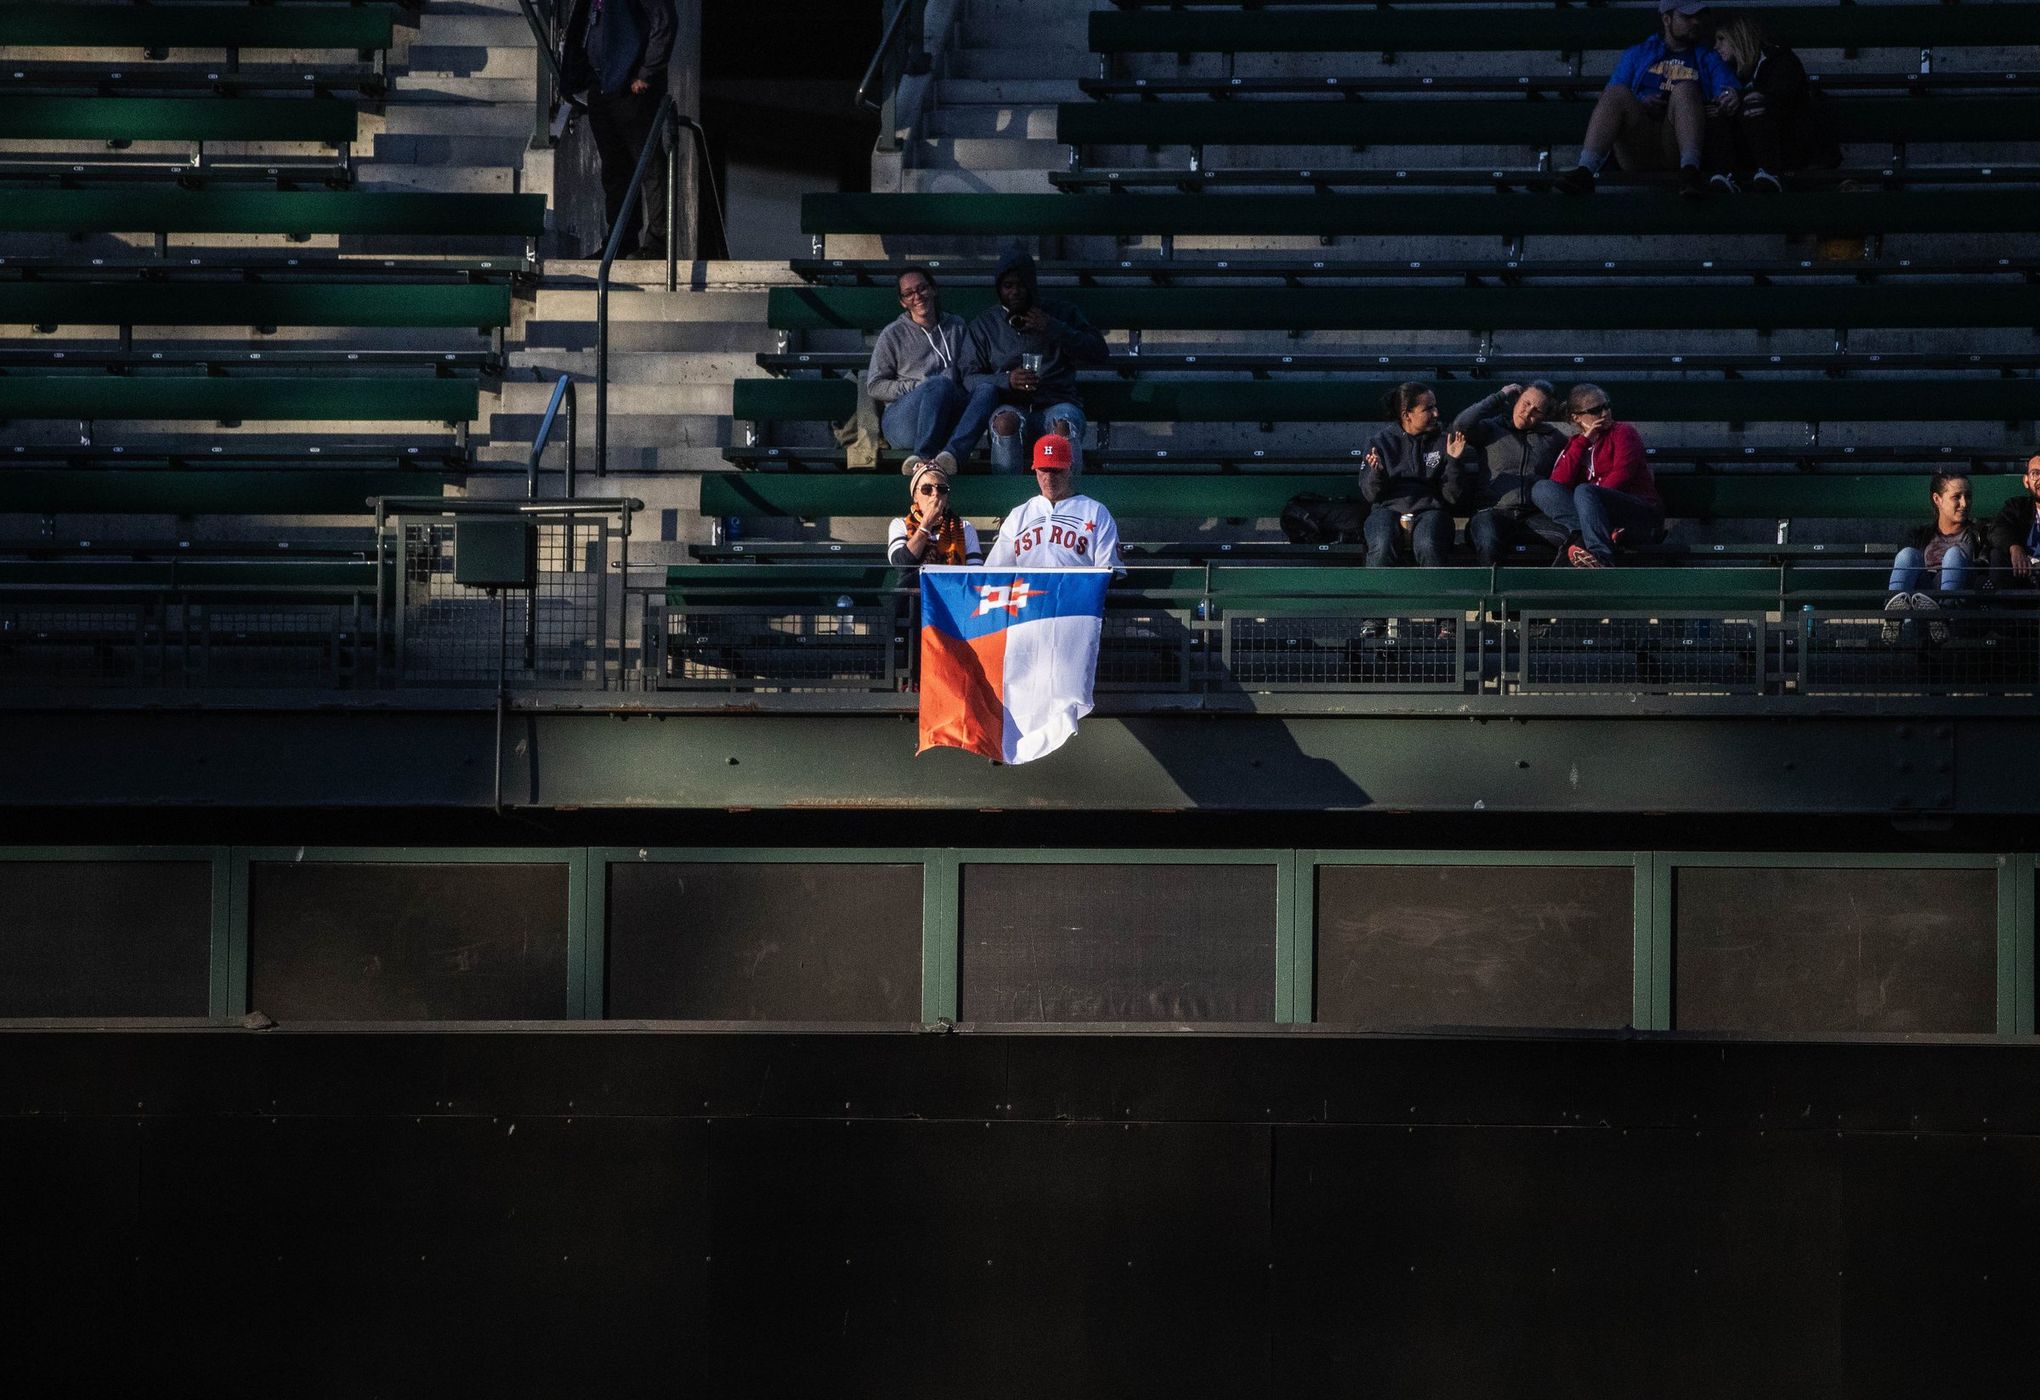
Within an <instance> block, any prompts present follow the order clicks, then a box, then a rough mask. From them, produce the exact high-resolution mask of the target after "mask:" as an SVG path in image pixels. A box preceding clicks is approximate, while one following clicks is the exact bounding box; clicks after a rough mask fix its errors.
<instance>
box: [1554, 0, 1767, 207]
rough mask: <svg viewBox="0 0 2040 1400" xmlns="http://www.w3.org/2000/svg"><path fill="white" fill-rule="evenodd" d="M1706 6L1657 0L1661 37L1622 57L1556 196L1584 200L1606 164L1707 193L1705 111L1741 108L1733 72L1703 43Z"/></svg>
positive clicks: (1686, 191)
mask: <svg viewBox="0 0 2040 1400" xmlns="http://www.w3.org/2000/svg"><path fill="white" fill-rule="evenodd" d="M1706 12H1707V6H1706V5H1705V4H1696V3H1692V0H1658V32H1657V33H1656V34H1654V35H1652V36H1651V37H1650V38H1648V39H1646V40H1644V41H1643V42H1642V43H1640V44H1638V45H1636V46H1635V47H1633V48H1631V49H1628V50H1626V51H1624V53H1623V55H1622V57H1621V58H1620V59H1619V60H1618V61H1617V62H1616V64H1615V71H1614V73H1612V74H1611V75H1610V76H1609V78H1608V86H1607V87H1605V88H1603V89H1602V90H1601V96H1600V99H1599V100H1598V101H1596V102H1595V103H1594V115H1593V116H1592V117H1590V118H1589V119H1588V121H1587V136H1586V140H1585V142H1584V143H1583V144H1582V145H1581V147H1580V159H1579V164H1578V165H1576V166H1574V167H1573V169H1571V170H1570V171H1567V172H1566V173H1565V174H1564V175H1561V176H1559V178H1558V179H1557V181H1555V182H1554V184H1553V188H1554V189H1556V190H1557V191H1558V192H1559V193H1560V194H1589V193H1592V191H1593V188H1594V179H1595V177H1596V176H1597V175H1599V174H1600V173H1601V169H1602V167H1603V166H1605V165H1607V163H1608V157H1609V156H1610V155H1615V156H1618V157H1620V158H1621V161H1622V168H1623V169H1624V170H1632V171H1633V170H1664V169H1667V168H1670V167H1671V166H1673V165H1676V166H1677V167H1678V171H1679V193H1680V194H1683V195H1686V196H1687V197H1689V198H1696V199H1697V198H1699V197H1700V196H1701V195H1704V194H1705V193H1707V177H1706V176H1705V175H1703V174H1702V173H1701V170H1700V160H1701V153H1702V148H1703V146H1704V144H1705V142H1706V132H1707V116H1708V111H1709V109H1710V107H1711V108H1712V109H1713V110H1714V111H1717V112H1721V113H1724V114H1726V113H1732V112H1734V111H1735V109H1736V106H1737V104H1738V103H1739V102H1740V101H1741V91H1740V89H1739V87H1738V85H1737V83H1736V79H1735V72H1734V70H1733V69H1731V68H1730V67H1729V66H1728V64H1726V63H1724V62H1723V61H1722V59H1721V56H1720V55H1719V54H1717V53H1715V51H1714V50H1713V49H1712V48H1711V47H1710V46H1709V45H1708V44H1707V42H1706V34H1705V29H1706V24H1705V21H1704V20H1703V19H1702V18H1701V17H1702V16H1703V15H1704V14H1706Z"/></svg>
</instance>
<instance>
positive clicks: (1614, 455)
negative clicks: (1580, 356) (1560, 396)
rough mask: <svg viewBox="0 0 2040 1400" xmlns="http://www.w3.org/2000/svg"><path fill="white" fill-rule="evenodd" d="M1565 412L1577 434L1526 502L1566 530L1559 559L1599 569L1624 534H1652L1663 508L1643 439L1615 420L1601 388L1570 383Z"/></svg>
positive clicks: (1605, 392) (1613, 410) (1575, 565)
mask: <svg viewBox="0 0 2040 1400" xmlns="http://www.w3.org/2000/svg"><path fill="white" fill-rule="evenodd" d="M1565 411H1566V416H1567V417H1568V418H1570V419H1572V421H1573V426H1574V427H1575V428H1577V429H1579V433H1578V435H1577V436H1576V437H1574V438H1573V440H1572V441H1571V442H1569V443H1567V444H1566V446H1565V451H1563V452H1561V453H1559V455H1558V462H1557V464H1556V465H1554V466H1553V467H1552V469H1551V476H1550V478H1549V479H1548V480H1545V481H1539V482H1536V483H1534V484H1532V486H1531V487H1530V500H1531V502H1532V503H1533V504H1534V505H1536V507H1537V509H1539V510H1541V511H1543V512H1544V513H1545V514H1546V515H1548V516H1550V517H1551V518H1552V519H1553V520H1555V521H1557V522H1558V523H1559V524H1560V525H1563V526H1564V527H1565V529H1566V531H1567V533H1568V536H1569V538H1568V540H1567V542H1566V547H1565V556H1564V557H1565V560H1566V562H1567V563H1569V564H1571V565H1572V566H1573V567H1574V568H1576V569H1598V568H1600V567H1601V566H1602V565H1604V564H1606V563H1608V562H1609V561H1610V560H1611V559H1613V558H1614V557H1615V539H1616V537H1617V536H1618V535H1620V534H1622V533H1623V532H1624V531H1627V530H1640V531H1644V532H1647V533H1655V532H1656V531H1657V530H1658V528H1659V527H1660V526H1662V525H1663V524H1664V522H1665V508H1664V505H1663V503H1662V502H1660V501H1659V500H1658V493H1657V483H1656V482H1654V481H1652V480H1651V476H1650V463H1649V461H1648V460H1646V458H1645V457H1644V454H1643V439H1642V438H1641V437H1639V436H1638V435H1637V431H1636V429H1634V428H1632V427H1630V426H1629V425H1628V424H1627V423H1618V422H1616V421H1615V409H1614V405H1612V404H1610V403H1609V402H1608V394H1607V391H1606V390H1604V389H1602V388H1601V386H1600V385H1598V384H1575V385H1573V390H1572V392H1571V393H1570V394H1568V395H1566V400H1565Z"/></svg>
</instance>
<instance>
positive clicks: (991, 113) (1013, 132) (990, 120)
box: [920, 104, 1055, 141]
mask: <svg viewBox="0 0 2040 1400" xmlns="http://www.w3.org/2000/svg"><path fill="white" fill-rule="evenodd" d="M920 131H921V135H922V136H924V137H925V136H949V137H974V138H980V139H992V138H997V139H1001V140H1024V141H1053V140H1055V108H1054V107H1053V106H1046V105H1040V104H1036V105H1031V106H1018V105H1007V104H995V105H988V106H981V107H946V106H945V107H939V108H937V109H936V110H935V111H934V112H932V113H930V114H929V116H928V118H927V120H926V121H924V122H922V123H921V128H920Z"/></svg>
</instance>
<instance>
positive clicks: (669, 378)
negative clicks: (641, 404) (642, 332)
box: [506, 328, 763, 392]
mask: <svg viewBox="0 0 2040 1400" xmlns="http://www.w3.org/2000/svg"><path fill="white" fill-rule="evenodd" d="M613 329H614V328H612V331H613ZM756 356H757V351H755V350H747V349H745V348H743V347H741V346H729V347H723V348H719V349H717V350H704V351H692V352H684V353H676V352H673V351H668V350H623V349H621V348H620V347H618V345H617V344H616V341H615V339H614V337H613V335H612V338H611V340H610V342H609V383H610V386H611V387H612V388H613V387H615V386H616V385H618V384H685V385H691V386H697V387H716V388H720V389H723V390H725V391H726V390H728V388H729V386H730V384H731V383H732V382H733V381H735V380H738V379H749V378H756V377H758V376H759V375H760V374H762V373H763V371H761V370H760V369H759V368H758V362H757V358H756ZM510 359H511V364H510V368H509V370H508V371H507V373H506V382H508V375H515V376H517V377H518V379H519V380H522V379H524V378H525V377H527V376H531V377H534V378H535V379H536V381H537V382H540V383H542V384H545V385H548V386H549V385H551V384H553V383H554V382H555V381H557V380H558V379H559V377H560V376H561V375H562V374H571V375H573V376H574V377H575V379H577V380H584V381H587V382H590V383H592V382H593V381H594V378H595V352H594V351H593V350H592V349H588V350H562V349H550V348H547V347H544V346H526V347H524V348H522V349H521V350H519V351H518V352H517V353H516V354H515V355H512V356H511V357H510ZM548 392H550V390H549V389H548Z"/></svg>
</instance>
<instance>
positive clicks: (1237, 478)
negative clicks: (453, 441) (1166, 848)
mask: <svg viewBox="0 0 2040 1400" xmlns="http://www.w3.org/2000/svg"><path fill="white" fill-rule="evenodd" d="M1347 480H1348V482H1349V483H1350V484H1351V485H1353V486H1354V487H1356V488H1357V473H1356V474H1355V476H1353V477H1349V478H1347ZM1089 483H1090V484H1089V485H1087V487H1086V489H1087V490H1088V491H1090V492H1092V493H1093V494H1095V495H1096V496H1097V498H1098V499H1099V500H1101V501H1103V502H1104V503H1105V504H1106V505H1107V506H1108V507H1110V508H1111V510H1112V512H1113V513H1114V514H1115V515H1122V516H1127V517H1129V518H1140V519H1156V520H1167V519H1183V520H1206V519H1221V520H1254V519H1264V518H1268V517H1271V516H1275V515H1278V514H1280V513H1281V510H1282V506H1283V503H1284V502H1286V501H1287V500H1288V499H1289V498H1290V497H1291V496H1293V495H1295V494H1297V493H1298V492H1302V491H1316V492H1319V493H1321V494H1322V493H1326V492H1331V493H1333V494H1336V493H1337V491H1338V478H1336V477H1327V476H1326V475H1323V474H1311V475H1300V474H1294V473H1277V472H1270V473H1267V474H1256V473H1238V474H1229V475H1223V476H1220V475H1212V474H1175V475H1165V474H1162V473H1142V474H1140V475H1137V476H1110V477H1105V476H1101V477H1096V478H1091V479H1089ZM1972 485H1973V486H1974V488H1975V493H1976V496H1975V506H1974V509H1975V511H1976V513H1977V514H1978V515H1979V516H1985V515H1989V514H1991V513H1994V512H1995V511H1997V510H1998V508H1999V507H2001V506H2002V505H2003V504H2004V503H2005V502H2006V501H2007V500H2010V499H2011V498H2012V497H2013V496H2015V495H2017V494H2018V493H2019V492H2020V491H2021V490H2023V489H2024V488H2023V485H2022V483H2021V481H2020V479H2019V478H2017V477H2014V476H2009V475H2005V476H1984V477H1977V478H1975V479H1974V480H1973V482H1972ZM1658 490H1659V493H1660V494H1661V495H1662V496H1663V498H1664V502H1665V512H1666V514H1667V516H1669V517H1670V518H1672V519H1675V520H1785V519H1793V518H1799V519H1833V520H1913V519H1917V520H1921V521H1924V520H1925V519H1926V518H1927V514H1928V501H1927V478H1926V476H1925V475H1918V476H1864V475H1840V474H1835V475H1814V474H1810V473H1809V474H1793V475H1789V476H1788V475H1768V474H1766V475H1757V474H1751V475H1731V474H1719V475H1704V476H1664V477H1660V478H1659V479H1658ZM1034 494H1035V486H1034V481H1033V478H1032V477H1031V476H1028V475H1025V474H1022V473H1010V474H995V475H979V474H975V473H971V474H967V475H965V476H964V477H963V478H962V479H961V480H960V481H959V482H958V483H957V488H956V504H957V509H958V510H959V511H961V512H963V513H964V514H966V515H972V516H979V515H1003V514H1005V513H1006V512H1008V511H1010V510H1011V509H1012V508H1013V507H1014V506H1016V505H1018V504H1019V503H1020V502H1021V501H1024V500H1026V499H1027V498H1028V497H1030V496H1032V495H1034ZM905 499H906V491H905V488H904V486H903V485H902V483H901V481H900V479H899V478H898V477H897V476H890V475H879V474H876V473H870V474H867V473H862V472H855V473H851V472H845V473H826V472H816V473H793V472H741V473H740V472H726V473H719V474H713V475H709V476H705V477H703V478H702V481H701V513H702V514H703V515H713V516H739V517H746V518H753V517H756V518H765V517H779V518H784V519H812V518H815V517H819V516H831V517H834V516H847V517H867V518H875V519H883V518H889V517H891V516H895V515H898V514H899V513H900V512H901V510H902V509H903V502H904V501H905Z"/></svg>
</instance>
